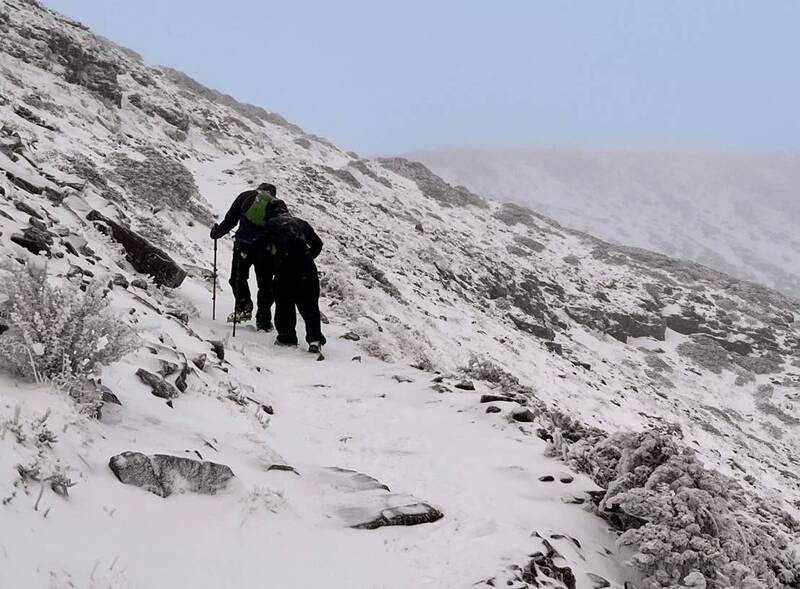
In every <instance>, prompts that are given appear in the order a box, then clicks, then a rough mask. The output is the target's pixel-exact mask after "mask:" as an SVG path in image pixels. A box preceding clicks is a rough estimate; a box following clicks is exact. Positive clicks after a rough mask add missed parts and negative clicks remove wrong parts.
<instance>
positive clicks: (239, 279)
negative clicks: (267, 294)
mask: <svg viewBox="0 0 800 589" xmlns="http://www.w3.org/2000/svg"><path fill="white" fill-rule="evenodd" d="M250 266H251V261H250V259H249V256H248V252H247V249H246V248H245V247H243V246H242V245H241V244H238V243H237V244H235V245H234V246H233V262H232V263H231V278H230V280H229V281H228V283H229V284H230V285H231V289H232V290H233V296H234V297H235V298H236V311H237V312H242V311H249V310H251V309H252V308H253V299H252V298H251V297H250V285H249V284H248V279H249V278H250Z"/></svg>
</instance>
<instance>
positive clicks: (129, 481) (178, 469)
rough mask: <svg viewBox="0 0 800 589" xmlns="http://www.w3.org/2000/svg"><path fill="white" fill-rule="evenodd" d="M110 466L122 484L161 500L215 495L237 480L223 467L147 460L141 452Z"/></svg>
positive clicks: (160, 456)
mask: <svg viewBox="0 0 800 589" xmlns="http://www.w3.org/2000/svg"><path fill="white" fill-rule="evenodd" d="M108 466H109V468H111V470H112V472H113V473H114V474H115V475H116V476H117V478H118V479H119V480H120V482H122V483H124V484H126V485H133V486H136V487H141V488H143V489H145V490H147V491H149V492H151V493H153V494H155V495H158V496H159V497H169V496H170V495H172V494H173V493H181V492H190V493H198V494H201V495H214V494H216V493H217V492H218V491H220V490H222V489H224V488H225V487H227V485H228V482H229V481H230V480H231V479H232V478H234V476H235V475H234V474H233V471H232V470H231V469H230V467H228V466H226V465H224V464H218V463H216V462H206V461H199V460H193V459H191V458H184V457H182V456H169V455H166V454H154V455H152V456H147V455H145V454H142V453H140V452H123V453H122V454H118V455H117V456H113V457H112V458H111V459H110V460H109V461H108Z"/></svg>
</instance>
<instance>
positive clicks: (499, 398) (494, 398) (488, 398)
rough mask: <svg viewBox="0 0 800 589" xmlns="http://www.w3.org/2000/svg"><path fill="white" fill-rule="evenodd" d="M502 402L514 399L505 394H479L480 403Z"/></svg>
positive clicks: (513, 400) (511, 401) (510, 401)
mask: <svg viewBox="0 0 800 589" xmlns="http://www.w3.org/2000/svg"><path fill="white" fill-rule="evenodd" d="M498 402H499V403H502V402H509V403H515V402H516V399H514V398H513V397H509V396H507V395H491V394H489V395H481V403H498Z"/></svg>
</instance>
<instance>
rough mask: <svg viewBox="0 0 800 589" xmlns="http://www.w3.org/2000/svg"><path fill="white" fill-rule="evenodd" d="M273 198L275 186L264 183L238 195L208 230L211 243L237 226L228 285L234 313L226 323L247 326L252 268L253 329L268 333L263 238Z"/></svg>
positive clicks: (267, 263)
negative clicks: (254, 293)
mask: <svg viewBox="0 0 800 589" xmlns="http://www.w3.org/2000/svg"><path fill="white" fill-rule="evenodd" d="M276 194H277V189H276V188H275V186H274V185H273V184H268V183H264V184H259V185H258V188H256V189H255V190H247V191H245V192H242V193H241V194H240V195H239V196H237V197H236V200H234V201H233V204H232V205H231V208H230V210H229V211H228V213H227V214H226V215H225V218H224V219H223V220H222V222H221V223H215V224H214V226H213V227H212V228H211V239H219V238H220V237H222V236H224V235H226V234H227V233H228V232H229V231H230V230H231V229H233V228H234V227H236V226H237V225H238V229H237V230H236V234H235V235H234V242H233V263H232V265H231V277H230V280H229V281H228V282H229V283H230V285H231V288H232V289H233V295H234V297H236V308H235V309H236V310H235V311H234V312H233V313H231V314H230V315H229V316H228V321H229V322H233V321H234V320H236V322H237V323H239V322H247V321H250V320H251V319H252V317H253V299H252V297H251V296H250V285H249V279H250V268H251V267H252V268H253V269H254V270H255V273H256V282H257V283H258V295H257V311H256V327H257V328H258V329H259V330H261V331H272V303H273V301H274V297H273V294H272V278H273V275H274V269H273V267H272V266H273V264H272V256H270V255H269V252H268V251H266V250H265V248H264V245H263V243H264V242H263V237H264V226H265V225H266V214H267V205H268V204H269V203H270V202H271V201H272V200H273V199H274V198H275V196H276ZM259 238H261V241H260V242H259Z"/></svg>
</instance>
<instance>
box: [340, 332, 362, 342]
mask: <svg viewBox="0 0 800 589" xmlns="http://www.w3.org/2000/svg"><path fill="white" fill-rule="evenodd" d="M342 339H346V340H350V341H351V342H357V341H359V340H360V339H361V336H360V335H358V334H357V333H356V332H354V331H348V332H347V333H345V334H344V335H343V336H342Z"/></svg>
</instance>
